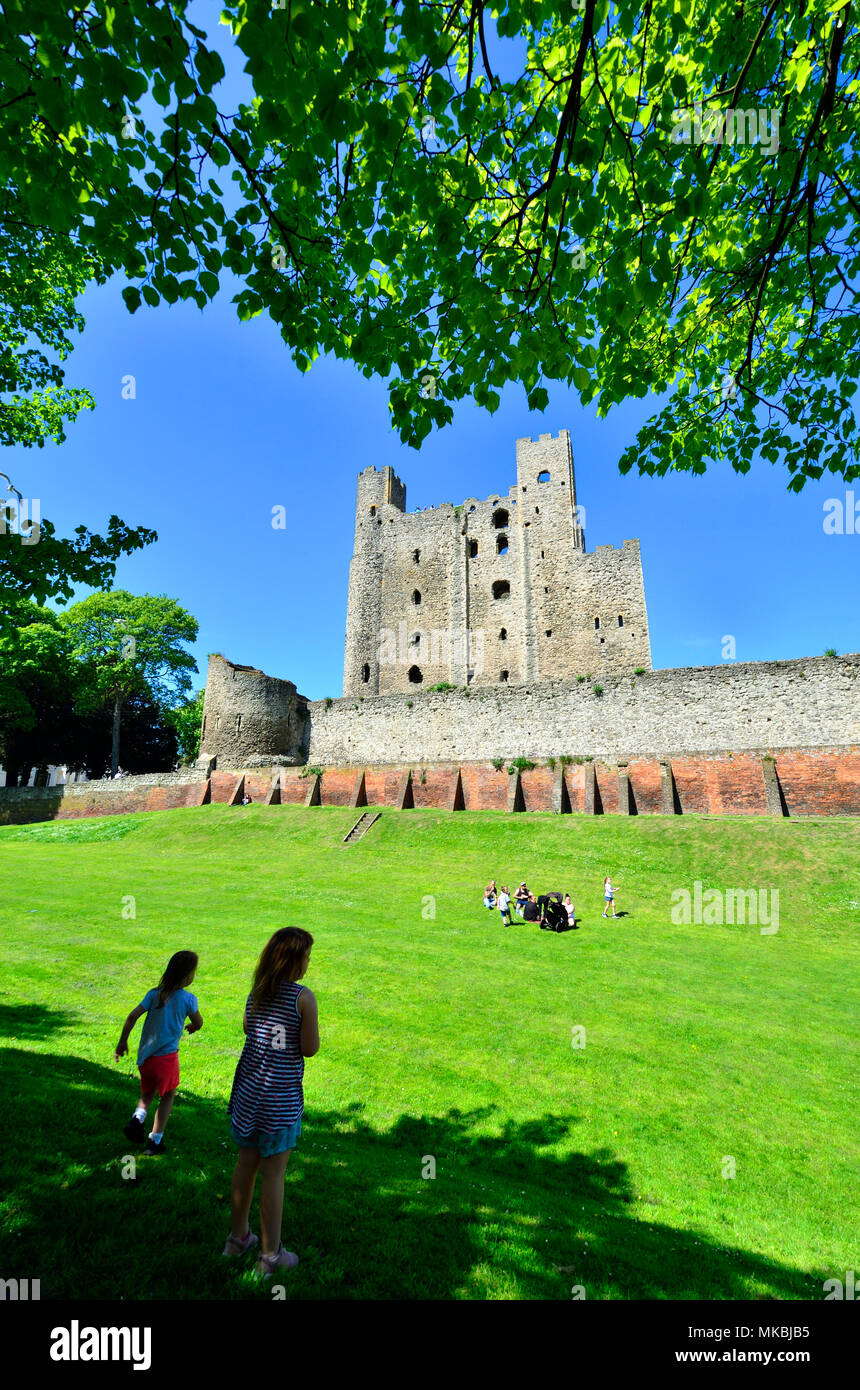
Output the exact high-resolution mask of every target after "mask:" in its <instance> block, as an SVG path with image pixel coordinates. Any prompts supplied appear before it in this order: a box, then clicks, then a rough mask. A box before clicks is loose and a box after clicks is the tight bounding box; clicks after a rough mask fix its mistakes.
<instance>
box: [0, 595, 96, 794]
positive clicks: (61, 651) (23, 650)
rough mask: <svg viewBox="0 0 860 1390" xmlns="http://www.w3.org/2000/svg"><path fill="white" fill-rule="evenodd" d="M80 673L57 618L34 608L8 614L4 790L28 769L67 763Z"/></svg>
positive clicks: (0, 690) (0, 645) (3, 658)
mask: <svg viewBox="0 0 860 1390" xmlns="http://www.w3.org/2000/svg"><path fill="white" fill-rule="evenodd" d="M79 687H80V668H79V667H78V666H77V665H76V663H75V662H74V661H73V659H72V657H71V651H70V643H69V639H68V634H67V633H66V632H65V631H64V630H63V628H62V627H61V626H60V623H59V621H58V619H57V615H56V614H55V613H52V612H51V611H50V610H49V609H46V608H39V607H38V606H37V605H36V604H34V603H25V602H21V603H18V604H16V605H15V606H14V609H10V612H9V621H8V623H7V626H6V628H5V630H3V631H0V763H2V764H3V767H4V769H5V771H6V783H7V786H16V785H17V784H18V782H19V781H20V780H23V781H24V782H26V781H27V780H28V779H29V775H30V771H31V769H32V768H34V767H35V768H42V767H46V766H48V765H49V764H51V763H58V762H60V761H65V758H66V756H67V755H66V747H67V745H68V742H69V734H70V728H71V725H72V724H73V721H74V711H75V702H76V697H77V694H78V691H79Z"/></svg>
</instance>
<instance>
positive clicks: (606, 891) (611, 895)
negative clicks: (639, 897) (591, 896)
mask: <svg viewBox="0 0 860 1390" xmlns="http://www.w3.org/2000/svg"><path fill="white" fill-rule="evenodd" d="M603 901H604V902H605V904H606V906H605V907H604V909H603V915H604V917H605V916H606V914H607V912H608V911H609V909H610V907H611V908H612V916H613V917H617V916H618V913H617V912H616V911H615V889H614V888H613V887H612V879H611V878H605V879H604V880H603Z"/></svg>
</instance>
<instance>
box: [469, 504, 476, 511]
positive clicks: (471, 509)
mask: <svg viewBox="0 0 860 1390" xmlns="http://www.w3.org/2000/svg"><path fill="white" fill-rule="evenodd" d="M476 510H477V508H476V507H475V505H474V503H473V504H472V506H471V507H470V508H469V511H470V512H474V511H476Z"/></svg>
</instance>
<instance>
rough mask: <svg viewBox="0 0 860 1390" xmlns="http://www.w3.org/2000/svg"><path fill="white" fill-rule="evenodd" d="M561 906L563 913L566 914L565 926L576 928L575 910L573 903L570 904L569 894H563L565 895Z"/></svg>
mask: <svg viewBox="0 0 860 1390" xmlns="http://www.w3.org/2000/svg"><path fill="white" fill-rule="evenodd" d="M561 905H562V907H563V908H564V910H565V912H566V913H567V924H568V926H569V927H575V926H576V908H575V907H574V905H573V903H572V902H571V900H570V894H569V893H565V895H564V900H563V902H562V904H561Z"/></svg>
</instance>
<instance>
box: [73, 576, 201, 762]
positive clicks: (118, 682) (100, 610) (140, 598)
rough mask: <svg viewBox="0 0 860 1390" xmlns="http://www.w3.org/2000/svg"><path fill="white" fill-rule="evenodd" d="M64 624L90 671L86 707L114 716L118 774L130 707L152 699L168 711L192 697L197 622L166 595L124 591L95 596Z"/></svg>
mask: <svg viewBox="0 0 860 1390" xmlns="http://www.w3.org/2000/svg"><path fill="white" fill-rule="evenodd" d="M59 621H60V626H61V627H62V628H63V629H64V630H65V631H66V632H67V633H68V634H69V636H70V652H71V656H72V659H73V660H76V661H78V662H80V663H81V664H82V666H83V667H84V669H85V671H86V680H87V685H88V691H89V700H88V701H86V703H88V704H89V705H90V707H91V708H93V709H99V708H103V707H105V706H108V707H110V708H111V709H112V711H113V738H112V749H111V771H112V772H116V770H117V767H118V765H119V754H120V726H121V720H122V713H123V709H124V707H125V706H126V704H127V703H128V702H129V701H130V700H133V699H140V698H142V697H146V698H147V699H151V700H153V701H154V702H155V703H156V704H157V705H158V706H159V707H160V708H162V709H163V710H165V711H166V710H168V709H169V708H170V707H171V705H172V704H173V702H174V701H175V700H176V699H177V698H178V699H182V698H183V697H184V696H187V695H188V693H189V691H190V689H191V675H190V672H192V671H196V670H197V663H196V661H195V660H194V657H193V656H192V655H191V653H190V652H188V651H186V650H185V644H186V643H188V642H193V641H195V639H196V637H197V621H196V619H195V618H193V617H192V616H191V614H190V613H188V612H186V610H185V609H184V608H182V607H181V606H180V605H179V604H178V603H177V602H176V601H175V599H171V598H168V597H167V596H166V595H164V594H157V595H156V594H141V595H136V594H130V593H127V592H126V591H125V590H124V589H116V590H113V591H112V592H111V593H97V594H90V596H89V598H86V599H84V600H83V602H81V603H76V604H73V605H72V607H71V608H69V609H68V610H67V611H66V612H65V613H62V614H61V615H60V619H59Z"/></svg>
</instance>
